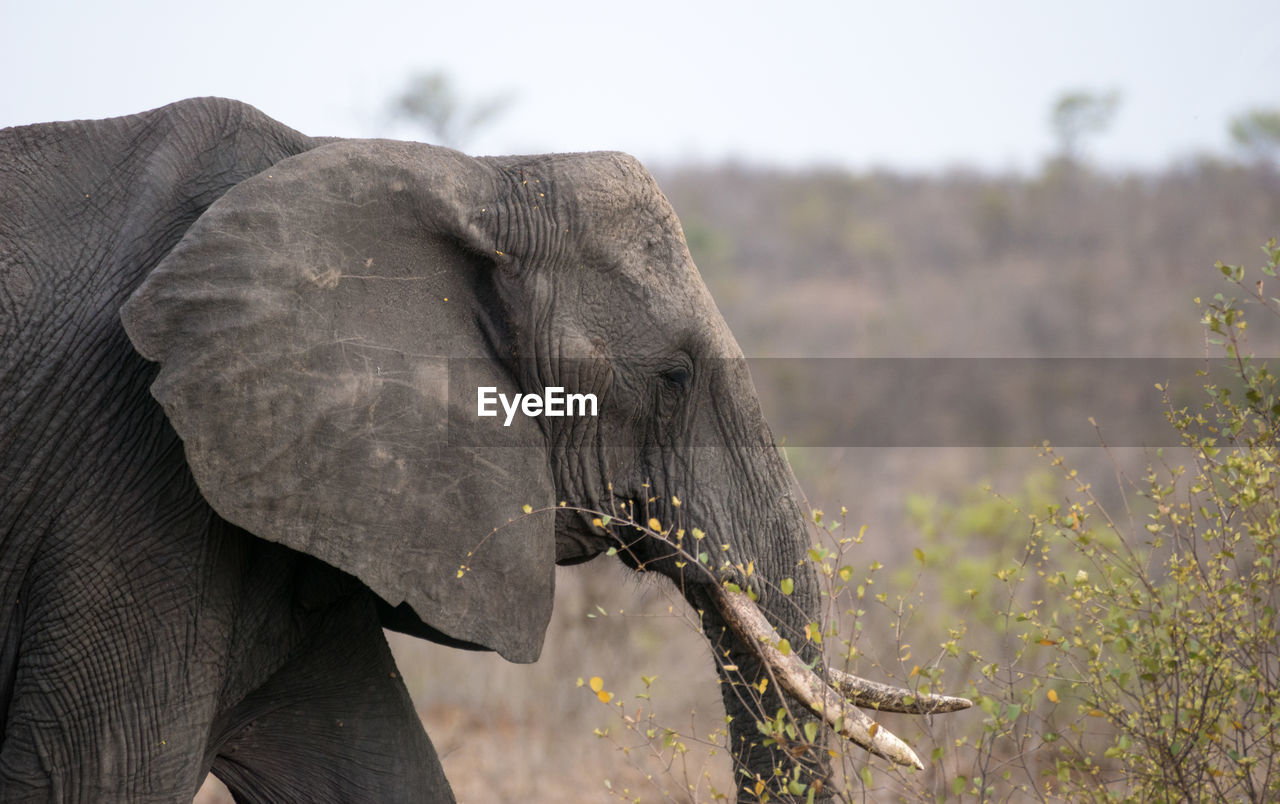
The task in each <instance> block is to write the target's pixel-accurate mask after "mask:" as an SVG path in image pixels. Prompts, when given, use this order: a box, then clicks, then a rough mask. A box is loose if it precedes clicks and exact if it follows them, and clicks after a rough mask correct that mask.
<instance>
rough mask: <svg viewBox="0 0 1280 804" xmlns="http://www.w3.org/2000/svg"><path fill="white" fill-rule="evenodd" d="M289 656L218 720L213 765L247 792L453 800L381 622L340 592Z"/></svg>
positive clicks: (236, 789)
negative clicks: (269, 676)
mask: <svg viewBox="0 0 1280 804" xmlns="http://www.w3.org/2000/svg"><path fill="white" fill-rule="evenodd" d="M315 616H316V617H317V622H316V623H315V625H314V627H313V628H311V629H310V630H311V632H310V633H309V634H308V635H307V637H306V638H305V639H304V640H303V642H302V643H301V644H300V645H299V646H298V647H297V648H296V649H295V650H294V651H293V653H292V654H291V656H290V658H289V659H288V661H286V662H285V664H284V665H283V666H282V667H281V668H280V670H278V671H277V672H276V673H275V674H274V675H273V676H272V677H271V678H270V679H268V680H267V682H266V683H265V684H263V685H262V686H261V687H259V688H258V689H256V690H254V691H253V692H252V693H250V694H249V695H248V696H247V697H246V698H245V699H244V700H243V701H242V702H241V703H240V704H239V705H237V706H236V707H235V708H234V709H233V710H232V711H231V712H230V713H228V714H227V715H226V716H224V717H223V718H220V719H219V721H220V724H221V725H219V726H216V727H215V735H218V734H221V735H222V736H221V737H219V738H216V739H215V743H214V744H213V746H212V748H213V750H214V751H215V752H216V753H215V755H214V757H213V763H212V770H213V774H214V775H215V776H217V777H218V778H219V779H221V780H222V781H223V783H224V784H226V785H227V787H228V789H230V790H231V792H232V794H233V795H234V796H235V798H236V801H238V802H241V804H247V803H248V802H279V801H312V802H364V801H378V802H395V801H430V802H452V801H453V800H454V798H453V792H452V790H451V789H450V788H449V783H448V781H447V780H446V779H445V776H444V770H443V769H442V768H441V767H440V761H439V759H438V758H437V757H436V754H435V750H434V749H433V748H432V746H431V741H430V740H429V739H428V738H427V734H426V731H425V730H424V729H423V727H422V722H421V720H419V718H418V716H417V713H416V712H415V710H414V706H413V702H412V701H411V700H410V698H409V693H408V690H406V689H405V686H404V682H403V681H401V679H400V674H399V672H398V671H397V670H396V666H395V661H394V659H393V658H392V656H391V650H390V648H389V647H388V646H387V641H386V637H385V636H384V635H383V633H382V629H381V627H380V626H379V624H378V617H377V610H376V606H375V599H374V597H373V595H372V594H371V593H369V592H367V591H366V590H361V591H360V592H359V593H356V594H353V595H350V596H347V597H345V598H342V599H340V600H338V601H337V602H335V603H334V604H332V606H330V607H329V608H328V609H327V610H326V611H325V612H323V614H319V615H315Z"/></svg>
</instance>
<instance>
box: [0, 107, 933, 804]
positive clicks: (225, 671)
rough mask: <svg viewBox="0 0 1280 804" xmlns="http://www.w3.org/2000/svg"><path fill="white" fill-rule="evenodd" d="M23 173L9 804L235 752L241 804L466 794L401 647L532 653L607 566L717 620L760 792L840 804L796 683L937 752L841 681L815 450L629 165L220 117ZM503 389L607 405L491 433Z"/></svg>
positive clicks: (3, 402)
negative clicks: (791, 727) (649, 581)
mask: <svg viewBox="0 0 1280 804" xmlns="http://www.w3.org/2000/svg"><path fill="white" fill-rule="evenodd" d="M0 193H2V195H0V350H3V352H2V354H3V362H0V629H2V630H0V801H2V802H10V801H24V802H25V801H60V802H70V801H112V800H114V801H130V802H143V801H174V800H183V799H187V798H189V797H190V796H191V795H192V794H194V792H195V791H196V789H197V787H198V786H199V784H200V783H201V781H202V780H203V778H204V777H205V775H206V774H207V773H208V772H209V771H210V770H212V771H213V772H214V773H215V774H216V775H218V776H219V777H220V778H221V779H222V780H223V781H224V782H226V784H227V785H228V787H229V788H230V789H231V791H232V792H233V794H234V795H235V796H236V798H237V800H239V801H242V802H246V801H397V800H413V801H422V800H429V801H450V800H452V798H453V797H452V793H451V792H450V789H449V785H448V782H447V781H446V780H445V778H444V775H443V773H442V771H441V768H440V763H439V761H438V759H437V757H436V755H435V753H434V751H433V750H432V748H431V744H430V741H429V740H428V738H427V735H426V734H425V732H424V731H423V729H422V726H421V723H420V722H419V720H418V719H417V717H416V715H415V712H414V709H413V706H412V703H411V702H410V700H409V696H408V694H407V692H406V690H405V687H404V685H403V683H402V682H401V680H400V678H399V674H398V672H397V670H396V668H395V664H394V662H393V660H392V658H391V655H390V653H389V651H388V649H387V645H386V641H385V639H384V637H383V634H382V629H383V628H384V627H385V628H391V629H394V630H397V631H403V632H406V633H410V634H413V635H415V636H419V637H423V638H426V639H431V640H434V641H438V642H441V643H444V644H447V645H451V646H455V647H460V648H466V649H479V650H492V651H495V652H497V653H499V654H500V655H502V656H503V657H505V658H507V659H509V660H512V661H521V662H528V661H534V660H536V659H537V657H538V654H539V651H540V650H541V646H542V639H543V634H544V631H545V629H546V625H547V621H548V619H549V617H550V611H551V601H552V596H553V590H554V577H555V574H554V569H555V565H556V564H557V563H559V564H571V563H578V562H581V561H585V560H588V559H590V558H593V557H594V556H596V555H599V554H602V553H604V552H606V551H609V552H616V553H617V555H618V556H619V558H620V559H621V560H622V561H623V562H625V563H626V564H627V565H628V566H630V567H631V568H632V569H634V570H636V571H638V572H657V573H660V574H662V575H664V576H666V577H667V578H669V579H670V580H671V581H672V582H674V583H675V584H676V585H677V588H678V589H679V590H680V591H681V592H682V594H683V595H684V597H685V599H686V600H687V601H688V602H689V604H690V605H691V606H692V607H693V608H694V609H695V610H696V611H697V612H698V613H699V614H700V615H701V617H702V625H703V631H704V633H705V635H706V636H707V639H708V641H709V643H710V647H711V653H712V657H713V660H714V661H715V662H716V665H717V668H718V671H719V673H720V676H721V680H722V682H723V683H722V685H721V687H722V695H723V699H724V704H725V708H726V711H727V713H728V715H729V718H730V721H731V723H730V733H731V753H732V756H733V761H734V762H735V764H736V767H737V770H738V778H740V779H741V780H742V781H743V786H742V788H741V789H740V791H739V797H740V799H741V800H752V799H754V798H755V797H756V796H757V795H758V793H759V791H761V790H768V791H770V794H771V795H772V796H774V798H775V799H778V798H782V799H786V798H787V797H788V796H790V795H792V794H793V793H794V791H795V790H797V789H800V790H802V791H804V792H802V793H800V794H799V795H800V796H801V797H804V798H808V797H809V796H810V795H811V794H816V795H815V796H814V800H825V799H826V798H828V797H829V791H827V790H824V789H823V788H822V782H823V780H824V778H825V774H826V768H827V764H828V762H827V755H828V751H827V749H826V748H825V747H824V745H823V739H825V738H823V739H820V740H818V741H817V742H816V743H815V744H813V745H807V744H804V745H788V746H785V747H784V746H778V745H776V744H772V743H770V742H768V741H764V740H762V738H761V735H760V733H759V731H758V729H757V726H756V724H757V722H758V721H760V720H769V719H772V718H774V717H775V715H776V713H777V712H778V711H779V710H780V709H781V708H783V707H788V708H789V709H790V711H792V712H793V717H795V718H796V720H797V721H800V722H802V721H803V720H804V719H805V718H808V717H809V716H808V715H806V714H804V713H803V709H802V708H801V707H799V706H792V704H795V703H797V702H798V703H800V704H803V705H804V707H807V708H808V709H809V710H810V711H812V712H815V713H819V714H820V716H821V717H822V718H823V719H824V720H825V721H826V722H827V723H828V724H830V725H832V726H833V727H834V728H836V729H837V730H839V731H841V733H844V734H846V736H849V737H850V739H853V740H855V741H857V742H859V743H860V744H862V745H864V746H865V747H867V748H868V749H869V750H871V751H873V752H875V753H879V754H882V755H885V756H892V757H894V758H896V759H897V760H898V761H900V762H906V763H907V764H917V765H918V764H919V763H918V760H916V759H915V757H914V754H911V752H910V750H909V749H905V746H902V749H903V750H904V751H905V753H902V752H900V751H899V749H898V747H897V745H896V743H894V744H891V741H896V738H893V737H892V735H890V734H889V733H888V731H887V730H886V729H883V728H879V727H878V726H876V725H874V724H872V723H871V722H870V721H869V720H866V719H865V716H861V715H858V714H857V710H854V709H852V707H849V708H847V709H845V710H843V713H841V710H840V709H839V707H838V706H836V705H835V703H834V701H836V700H839V697H838V696H837V697H834V698H828V699H827V701H826V703H820V704H816V705H815V704H814V703H813V702H812V700H810V699H811V698H812V693H811V692H810V691H809V690H811V689H816V687H814V686H813V685H814V684H818V685H819V686H821V685H825V684H828V683H830V684H834V683H835V682H827V681H825V680H820V679H817V678H812V679H809V680H803V679H802V677H803V676H805V674H808V673H813V672H818V673H819V674H821V672H822V668H821V667H820V666H819V665H820V661H821V659H822V657H821V655H820V649H819V647H818V646H817V644H816V643H814V642H811V641H809V640H808V639H807V637H806V634H807V633H808V632H809V626H810V624H811V623H815V622H819V621H820V619H821V608H820V605H819V603H820V599H821V597H820V594H819V587H818V584H817V581H816V576H815V573H814V572H813V569H812V567H811V566H810V565H809V564H808V563H807V562H806V561H805V555H806V552H807V550H808V547H809V545H810V537H809V533H808V531H807V530H806V518H805V517H804V516H802V514H801V511H800V507H799V505H798V503H797V494H796V490H795V488H794V483H793V479H792V476H791V472H790V468H789V466H788V465H787V463H786V460H785V458H784V457H783V456H782V455H781V453H780V452H779V451H778V450H777V449H776V448H775V446H774V445H773V443H772V436H771V435H770V433H769V430H768V427H767V425H766V424H765V422H764V419H763V416H762V415H761V412H760V410H759V405H758V402H757V400H756V394H755V390H754V387H753V386H752V384H751V379H750V376H749V374H748V372H747V370H746V367H745V364H744V361H743V359H742V353H741V351H740V350H739V349H738V346H737V344H736V342H735V341H734V340H733V337H732V335H731V334H730V333H729V331H728V328H727V326H726V325H725V324H724V321H723V319H722V318H721V316H720V314H719V312H718V311H717V310H716V308H715V305H714V302H712V300H711V297H710V294H709V293H708V292H707V290H706V287H705V286H704V285H703V283H702V281H701V278H700V277H699V276H698V273H697V270H696V268H695V267H694V266H693V262H692V259H691V258H690V256H689V253H688V249H687V246H686V245H685V242H684V236H683V233H682V232H681V230H680V226H679V222H678V220H677V219H676V216H675V213H674V212H673V211H672V209H671V207H670V204H669V203H668V202H667V200H666V199H665V197H663V195H662V194H661V192H660V191H659V190H658V188H657V185H656V184H655V183H654V182H653V180H652V178H651V177H650V176H649V175H648V173H647V172H646V171H645V170H644V169H643V168H642V167H641V166H640V165H639V164H638V163H637V162H636V161H635V160H634V159H631V158H630V157H627V156H625V155H623V154H614V153H597V154H569V155H546V156H523V157H518V156H516V157H491V158H488V157H487V158H472V157H468V156H465V155H463V154H460V153H458V152H456V151H451V150H449V149H444V148H436V147H433V146H428V145H421V144H417V143H400V142H391V141H379V140H369V141H362V140H333V139H317V138H311V137H307V136H304V135H302V134H299V133H298V132H296V131H293V130H292V129H290V128H288V127H286V126H284V125H282V124H280V123H277V122H275V121H273V120H271V119H269V118H267V117H266V116H264V115H262V114H261V113H260V112H258V111H257V110H255V109H252V108H251V107H248V106H245V105H243V104H240V103H236V102H233V101H226V100H220V99H208V98H206V99H196V100H189V101H182V102H179V103H176V104H172V105H170V106H166V107H163V108H160V109H156V110H153V111H150V112H146V113H142V114H138V115H133V116H129V117H122V118H116V119H111V120H99V121H78V122H69V123H51V124H45V125H34V126H26V127H20V128H11V129H6V130H4V131H0ZM481 388H484V389H489V391H490V392H491V393H492V394H493V395H494V398H504V397H505V398H509V399H514V398H516V395H517V394H524V395H527V396H530V397H538V396H543V395H545V394H546V393H548V392H549V390H550V389H557V390H563V392H564V393H566V394H582V395H584V397H585V395H587V394H590V395H591V396H592V397H593V398H597V399H598V400H599V410H598V411H595V410H593V411H592V415H581V416H574V417H559V418H550V417H545V416H544V417H541V418H538V417H533V416H515V417H513V418H508V420H507V421H505V422H504V421H503V420H502V417H494V418H488V419H481V418H478V417H477V416H476V399H477V396H476V394H477V390H478V389H481ZM489 425H492V426H491V427H490V426H489ZM681 500H683V503H682V502H681ZM522 512H523V513H522ZM605 513H609V514H610V515H611V519H604V518H602V515H603V514H605ZM609 522H612V523H613V524H609ZM699 533H702V534H708V535H710V536H712V537H714V543H715V544H717V545H721V550H720V551H719V552H718V553H717V554H716V560H715V561H714V562H713V561H708V560H706V559H705V558H703V559H702V560H699V559H698V557H697V553H698V551H699V550H700V549H701V548H698V549H695V550H692V551H690V550H688V549H686V545H685V544H684V543H682V539H684V538H685V537H686V534H699ZM690 538H701V536H691V537H690ZM610 548H613V549H612V550H611V549H610ZM729 582H733V584H736V585H738V586H750V587H751V588H752V597H753V598H754V600H755V602H754V603H746V602H744V601H746V600H747V598H746V597H740V598H733V597H732V596H731V595H729V593H728V592H727V591H726V589H727V588H731V587H730V586H726V584H729ZM782 588H785V589H787V591H786V592H781V591H780V589H782ZM734 601H737V602H734ZM740 605H745V606H746V607H747V609H746V610H745V611H739V610H738V608H736V607H738V606H740ZM744 623H745V624H746V625H743V624H744ZM735 624H736V625H735ZM744 629H745V630H744ZM771 629H776V631H774V630H771ZM779 635H780V636H779ZM774 638H786V639H787V640H789V643H790V645H791V646H794V654H795V655H792V656H791V657H790V658H789V659H786V658H785V656H786V655H790V654H791V653H792V651H781V652H780V651H778V650H773V651H772V652H770V651H769V650H764V649H763V648H762V645H764V643H767V642H768V641H770V640H772V639H774ZM765 647H767V645H765ZM796 656H798V657H799V658H798V659H797V658H796ZM785 661H790V662H792V663H793V664H794V665H795V666H794V667H791V668H790V669H788V668H787V667H784V666H783V665H784V664H785ZM778 662H782V663H783V664H777V663H778ZM775 664H777V666H776V667H775ZM805 664H807V665H808V669H807V668H806V667H805ZM815 667H817V668H818V670H817V671H814V670H812V668H815ZM797 668H798V669H797ZM832 677H833V678H834V676H832ZM789 678H790V679H792V680H791V681H790V682H788V679H789ZM768 679H774V680H775V681H777V682H778V683H773V684H766V683H764V682H765V681H767V680H768ZM794 679H801V680H799V681H795V680H794ZM854 681H856V679H855V680H854ZM850 683H852V682H850V681H849V680H848V679H847V677H846V679H845V680H844V681H842V682H841V684H843V685H845V686H844V688H845V689H846V690H848V689H852V687H849V686H848V685H849V684H850ZM788 684H790V685H789V686H788ZM780 688H782V689H780ZM783 690H785V694H784V692H783ZM828 693H829V695H831V696H836V693H835V692H832V691H830V690H828ZM842 695H843V696H844V697H845V698H849V699H850V700H852V697H851V696H852V695H853V693H850V692H847V691H846V692H844V693H842ZM874 696H875V697H874V700H875V705H876V706H877V708H886V703H885V702H886V701H887V700H888V698H885V697H884V695H883V693H882V692H875V693H874ZM927 698H928V696H912V695H910V694H907V693H904V694H903V695H902V696H899V699H898V701H899V703H898V705H900V706H904V707H914V708H916V709H919V708H920V706H921V705H922V704H920V703H919V702H920V701H924V700H926V699H927ZM903 702H905V703H903ZM932 705H933V704H932V703H931V704H930V706H932ZM913 711H914V710H913ZM859 717H862V718H863V719H862V720H858V718H859ZM850 724H855V726H850ZM857 724H860V725H857ZM808 731H809V732H811V731H812V730H808ZM799 733H806V732H805V730H803V729H802V730H801V731H800V732H799ZM797 785H799V788H797Z"/></svg>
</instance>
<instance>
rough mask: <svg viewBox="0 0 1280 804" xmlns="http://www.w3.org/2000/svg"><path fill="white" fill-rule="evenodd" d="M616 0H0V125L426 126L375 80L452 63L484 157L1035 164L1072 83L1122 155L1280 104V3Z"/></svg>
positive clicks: (1108, 151)
mask: <svg viewBox="0 0 1280 804" xmlns="http://www.w3.org/2000/svg"><path fill="white" fill-rule="evenodd" d="M625 5H626V7H628V8H629V10H624V4H622V3H611V2H608V0H522V2H509V0H489V1H488V2H478V1H477V0H452V2H448V3H438V2H424V1H423V0H418V2H400V1H399V0H365V1H364V2H355V1H353V0H348V1H347V2H343V3H338V2H333V0H309V2H278V1H277V0H222V1H221V2H217V3H209V4H205V5H203V6H199V5H197V4H194V3H185V2H174V0H163V1H156V0H137V1H136V2H80V3H75V2H70V0H0V76H3V85H2V86H3V90H0V126H6V125H16V124H22V123H33V122H40V121H44V120H53V119H68V118H84V117H106V116H112V115H118V114H127V113H131V112H136V111H142V110H144V109H148V108H152V107H155V106H159V105H162V104H164V103H167V102H170V101H173V100H177V99H180V98H184V97H190V96H194V95H223V96H227V97H233V98H238V99H240V100H244V101H247V102H249V103H252V104H254V105H255V106H257V107H259V108H260V109H262V110H263V111H264V112H266V113H267V114H269V115H271V116H272V117H275V118H277V119H278V120H281V121H282V122H284V123H286V124H288V125H291V126H293V127H294V128H297V129H299V130H301V131H303V132H305V133H308V134H328V135H338V136H379V135H381V136H395V135H400V136H410V137H419V138H420V137H421V136H422V135H414V134H412V133H410V132H409V131H407V130H404V129H397V128H395V127H394V126H392V125H390V124H389V123H388V119H387V115H386V112H385V109H386V106H387V99H388V98H390V97H391V96H392V95H393V94H394V93H395V91H396V90H397V89H399V88H400V86H401V85H402V84H403V82H404V81H405V79H406V77H407V76H408V75H409V74H410V73H411V72H412V71H414V70H422V69H443V70H445V71H447V72H448V73H449V74H450V75H451V76H452V77H453V78H454V79H455V81H456V82H457V84H458V85H459V86H460V88H461V89H462V90H463V91H464V92H465V93H466V94H468V95H469V96H470V97H472V98H482V97H486V96H490V95H496V94H501V93H510V94H511V95H513V96H514V98H515V101H514V105H512V106H511V107H510V109H509V111H508V112H507V114H506V115H505V116H503V117H502V118H501V119H500V120H498V121H497V122H496V123H494V124H493V125H492V126H491V127H490V128H488V129H487V130H486V132H487V133H486V134H485V135H484V136H482V137H480V138H478V139H476V140H475V141H473V142H472V143H470V144H469V146H468V148H467V150H470V151H472V152H477V153H497V152H522V151H523V152H531V151H553V150H555V151H567V150H590V149H618V150H625V151H630V152H632V153H634V154H636V155H637V156H639V157H640V158H641V159H643V160H648V161H651V162H656V163H671V162H676V161H689V160H710V161H722V160H726V159H737V160H743V161H750V162H756V163H765V164H770V165H780V166H797V165H811V164H833V165H840V166H845V167H851V168H867V167H872V166H885V167H893V168H898V169H906V170H929V169H935V168H939V167H946V166H955V165H969V166H976V167H980V168H986V169H992V170H1005V169H1022V170H1028V169H1034V168H1036V167H1037V166H1038V165H1039V164H1040V162H1041V160H1043V159H1044V158H1045V157H1046V156H1047V155H1048V154H1049V153H1050V152H1051V150H1052V148H1053V139H1052V137H1051V134H1050V129H1049V125H1048V110H1049V107H1050V105H1051V104H1052V102H1053V101H1054V100H1055V99H1056V98H1057V97H1058V95H1059V94H1060V93H1061V92H1063V91H1064V90H1068V89H1075V88H1084V89H1089V90H1109V89H1115V90H1118V91H1119V92H1120V93H1121V94H1122V97H1123V103H1122V106H1121V108H1120V112H1119V114H1118V115H1117V117H1116V119H1115V122H1114V124H1113V125H1112V127H1111V129H1110V130H1109V131H1108V132H1107V133H1105V134H1103V135H1101V136H1099V137H1097V138H1096V139H1095V140H1093V141H1092V142H1091V143H1089V144H1088V146H1087V147H1088V150H1089V152H1090V153H1091V154H1092V155H1093V156H1094V157H1095V159H1096V161H1097V162H1098V163H1100V164H1102V165H1106V166H1113V167H1129V168H1132V167H1137V168H1155V167H1160V166H1162V165H1165V164H1167V163H1169V162H1170V161H1171V160H1174V159H1177V158H1180V157H1185V156H1188V155H1190V154H1193V153H1197V152H1213V153H1217V154H1225V153H1227V152H1228V151H1229V148H1230V144H1229V139H1228V137H1227V134H1226V127H1227V121H1228V120H1229V118H1230V117H1231V116H1232V115H1233V114H1236V113H1238V112H1240V111H1242V110H1244V109H1246V108H1249V107H1253V106H1269V107H1280V33H1278V30H1280V4H1278V3H1276V2H1274V0H1235V1H1231V0H1228V1H1227V2H1208V1H1206V2H1201V3H1190V2H1155V1H1151V0H1141V2H1139V1H1138V0H1110V2H1092V1H1089V2H1081V1H1080V0H1072V2H1063V1H1060V2H1047V1H1046V2H1033V1H1032V0H1025V1H1024V2H995V1H994V0H976V1H974V0H971V1H970V2H949V3H942V2H928V3H886V2H861V1H859V2H835V1H833V0H829V1H827V2H819V1H818V0H789V2H786V3H782V2H771V3H756V2H752V1H751V0H737V2H718V1H717V2H698V0H645V2H641V3H634V4H625ZM784 7H785V9H786V10H785V11H784V10H782V9H783V8H784Z"/></svg>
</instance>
